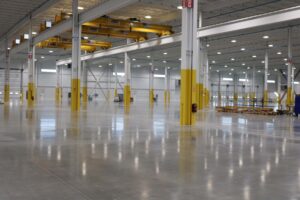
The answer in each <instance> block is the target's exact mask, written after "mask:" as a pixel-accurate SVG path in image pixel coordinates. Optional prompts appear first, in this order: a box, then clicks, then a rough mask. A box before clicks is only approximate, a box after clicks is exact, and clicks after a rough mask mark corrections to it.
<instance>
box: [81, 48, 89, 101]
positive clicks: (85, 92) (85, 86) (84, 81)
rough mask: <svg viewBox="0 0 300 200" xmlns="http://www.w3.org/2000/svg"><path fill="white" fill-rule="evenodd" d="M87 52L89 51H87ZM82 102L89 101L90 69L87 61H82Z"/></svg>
mask: <svg viewBox="0 0 300 200" xmlns="http://www.w3.org/2000/svg"><path fill="white" fill-rule="evenodd" d="M85 54H87V52H85ZM82 102H83V103H85V104H86V103H87V102H88V70H87V61H83V62H82Z"/></svg>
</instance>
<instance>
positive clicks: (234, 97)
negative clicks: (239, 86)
mask: <svg viewBox="0 0 300 200" xmlns="http://www.w3.org/2000/svg"><path fill="white" fill-rule="evenodd" d="M233 102H234V105H235V106H237V105H238V94H237V93H234V94H233Z"/></svg>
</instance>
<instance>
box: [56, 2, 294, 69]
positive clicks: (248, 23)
mask: <svg viewBox="0 0 300 200" xmlns="http://www.w3.org/2000/svg"><path fill="white" fill-rule="evenodd" d="M298 19H300V6H297V7H293V8H288V9H283V10H279V11H275V12H270V13H266V14H262V15H256V16H252V17H247V18H243V19H239V20H233V21H230V22H225V23H222V24H217V25H213V26H207V27H202V28H200V29H199V30H198V37H200V38H201V37H209V36H213V35H218V34H225V33H231V32H235V31H241V30H247V29H251V28H257V27H262V26H268V25H272V24H278V23H284V22H289V21H293V20H298ZM53 28H54V27H53ZM181 37H182V34H181V33H178V34H174V35H172V36H167V37H162V38H155V39H151V40H147V41H145V42H139V43H133V44H128V45H123V46H119V47H115V48H111V49H109V50H106V51H98V52H95V53H93V54H90V55H87V56H82V57H81V60H89V59H96V58H100V57H101V58H102V57H105V56H111V55H115V54H121V53H125V52H131V51H137V50H141V49H146V48H151V47H156V46H161V45H167V44H171V43H176V42H181ZM68 63H71V59H63V60H60V61H58V63H57V64H58V65H63V64H68Z"/></svg>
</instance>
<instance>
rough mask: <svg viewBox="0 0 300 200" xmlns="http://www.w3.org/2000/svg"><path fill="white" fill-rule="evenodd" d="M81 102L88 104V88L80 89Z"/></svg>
mask: <svg viewBox="0 0 300 200" xmlns="http://www.w3.org/2000/svg"><path fill="white" fill-rule="evenodd" d="M82 102H83V103H87V102H88V88H87V87H82Z"/></svg>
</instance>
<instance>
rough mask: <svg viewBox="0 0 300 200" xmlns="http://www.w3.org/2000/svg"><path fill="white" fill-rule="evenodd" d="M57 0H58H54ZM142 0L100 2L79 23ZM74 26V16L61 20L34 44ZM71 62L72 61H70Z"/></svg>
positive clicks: (87, 11) (20, 47)
mask: <svg viewBox="0 0 300 200" xmlns="http://www.w3.org/2000/svg"><path fill="white" fill-rule="evenodd" d="M53 1H57V0H53ZM139 1H140V0H122V1H121V2H120V0H109V1H106V2H104V3H101V4H98V5H97V6H94V7H92V8H91V9H89V10H86V11H84V12H82V13H80V14H79V16H78V23H79V24H80V25H82V24H83V23H85V22H88V21H91V20H93V19H96V18H98V17H102V16H103V15H106V14H109V13H112V12H114V11H116V10H119V9H121V8H124V7H127V6H129V5H131V4H134V3H137V2H139ZM72 27H73V20H72V18H70V19H67V20H64V21H62V22H60V23H59V24H57V25H55V26H53V27H52V28H50V29H47V30H46V31H44V32H42V33H40V34H39V35H37V36H36V37H35V38H34V39H33V44H34V45H36V44H38V43H40V42H42V41H44V40H46V39H48V38H51V37H54V36H56V35H60V34H61V33H64V32H66V31H68V30H72ZM28 45H29V44H28V41H24V42H23V43H22V44H20V45H18V46H17V47H15V48H13V49H12V52H13V53H17V52H19V51H22V50H24V49H25V48H26V47H27V46H28ZM69 63H71V61H70V62H69Z"/></svg>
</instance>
